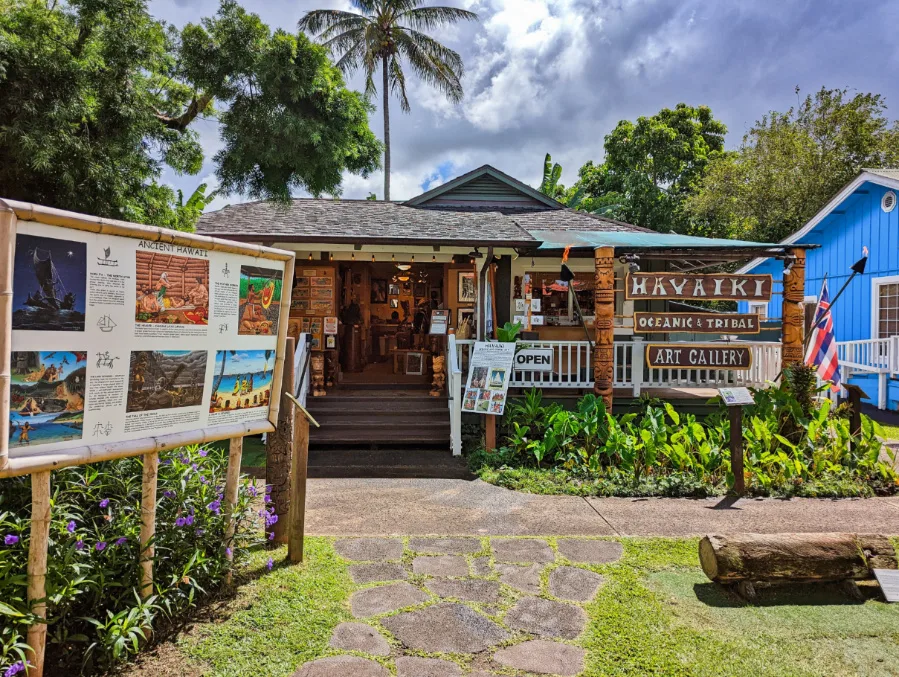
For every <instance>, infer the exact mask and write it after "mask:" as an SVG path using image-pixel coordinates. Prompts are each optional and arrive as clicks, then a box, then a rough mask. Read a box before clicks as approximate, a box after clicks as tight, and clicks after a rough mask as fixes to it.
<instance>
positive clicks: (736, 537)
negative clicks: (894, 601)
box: [699, 533, 897, 583]
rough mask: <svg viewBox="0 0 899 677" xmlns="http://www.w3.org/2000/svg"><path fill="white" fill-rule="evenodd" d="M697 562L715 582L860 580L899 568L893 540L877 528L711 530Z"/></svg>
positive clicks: (701, 542) (702, 545)
mask: <svg viewBox="0 0 899 677" xmlns="http://www.w3.org/2000/svg"><path fill="white" fill-rule="evenodd" d="M699 562H700V564H701V565H702V570H703V571H704V572H705V575H706V576H708V577H709V579H710V580H712V581H714V582H716V583H744V582H747V583H752V582H761V581H768V582H776V581H782V582H786V581H790V582H797V583H799V582H827V581H843V580H861V579H866V578H871V577H872V576H873V573H872V570H873V569H896V568H897V563H896V551H895V549H894V548H893V544H892V543H891V542H890V540H889V539H888V538H887V537H886V536H880V535H877V534H843V533H829V534H717V535H709V536H706V537H705V538H703V539H702V540H701V541H700V542H699Z"/></svg>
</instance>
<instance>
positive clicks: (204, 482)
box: [200, 475, 207, 484]
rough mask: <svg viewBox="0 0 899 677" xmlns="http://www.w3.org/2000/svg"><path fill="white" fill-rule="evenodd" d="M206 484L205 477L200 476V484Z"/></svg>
mask: <svg viewBox="0 0 899 677" xmlns="http://www.w3.org/2000/svg"><path fill="white" fill-rule="evenodd" d="M206 483H207V480H206V475H200V484H206Z"/></svg>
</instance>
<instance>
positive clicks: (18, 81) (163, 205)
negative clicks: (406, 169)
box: [0, 0, 381, 228]
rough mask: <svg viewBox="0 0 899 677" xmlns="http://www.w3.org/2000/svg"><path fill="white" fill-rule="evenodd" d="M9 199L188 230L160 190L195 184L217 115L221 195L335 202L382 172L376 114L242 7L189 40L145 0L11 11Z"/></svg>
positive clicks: (189, 30)
mask: <svg viewBox="0 0 899 677" xmlns="http://www.w3.org/2000/svg"><path fill="white" fill-rule="evenodd" d="M0 9H2V11H0V157H2V158H3V162H2V163H0V196H3V197H8V198H13V199H20V200H27V201H32V202H38V203H42V204H47V205H51V206H54V207H59V208H63V209H72V210H76V211H82V212H88V213H92V214H97V215H99V216H108V217H115V218H125V219H130V220H135V221H141V222H145V223H153V224H156V225H162V226H167V227H180V228H185V227H190V226H192V224H193V222H195V220H196V218H197V217H198V216H199V213H200V211H201V210H202V204H200V203H201V202H202V203H203V204H205V202H203V200H204V198H203V196H202V193H201V194H200V195H197V194H195V195H194V196H192V197H191V199H189V200H188V201H187V203H184V202H183V199H181V198H179V197H178V196H176V194H175V191H173V190H172V189H171V188H169V187H168V186H165V185H162V184H161V183H160V182H159V177H160V175H161V173H162V170H163V168H164V166H165V165H168V166H169V167H171V168H172V169H173V170H175V171H176V172H178V173H181V174H196V173H197V172H199V171H200V168H201V166H202V162H203V152H202V148H201V147H200V144H199V141H198V136H197V134H196V132H195V131H194V130H193V129H192V128H191V125H192V123H194V121H195V120H196V119H197V118H198V117H199V116H201V115H209V116H211V115H215V114H216V113H215V111H214V109H213V105H214V103H215V102H218V103H219V104H221V107H222V108H223V109H224V112H223V113H221V115H220V123H221V134H222V138H223V140H224V142H225V145H224V148H223V149H222V150H221V151H219V152H218V153H217V154H216V156H215V163H216V175H217V176H218V178H219V181H220V183H221V190H223V191H225V192H232V191H240V192H244V193H247V194H248V195H250V196H251V197H257V198H270V197H274V198H278V199H287V198H288V197H289V195H290V192H291V190H293V189H296V188H305V189H306V190H308V191H310V192H312V193H314V194H320V193H331V192H336V191H338V190H339V186H340V177H341V172H342V171H343V170H345V169H346V170H349V171H353V172H358V173H361V174H363V175H365V174H367V173H368V172H370V171H372V170H374V169H375V168H377V166H378V157H379V155H380V150H381V146H380V143H379V142H378V140H377V139H376V138H375V136H374V135H373V134H372V133H371V130H370V129H369V128H368V118H367V115H368V112H369V106H368V104H367V103H366V102H365V100H364V99H363V98H362V97H361V96H360V95H358V94H356V93H354V92H350V91H348V90H347V89H346V88H345V85H344V82H343V79H342V77H341V74H340V72H339V70H337V69H336V68H335V67H334V66H333V65H332V64H331V63H330V62H329V61H328V58H327V53H326V51H325V50H324V48H322V47H321V46H318V45H315V44H312V43H311V42H310V41H309V40H308V39H307V38H306V37H305V36H304V35H302V34H299V35H291V34H288V33H286V32H284V31H280V30H279V31H275V32H274V33H272V31H271V30H270V29H269V28H268V27H267V26H265V24H263V23H262V22H261V21H260V19H259V17H258V16H256V15H254V14H248V13H247V12H245V11H244V10H243V9H242V8H241V7H240V6H239V5H237V4H236V3H235V2H233V1H231V0H226V1H224V2H222V5H221V7H220V9H219V12H218V13H217V14H216V16H215V17H213V18H210V19H205V20H203V21H202V22H201V23H200V24H199V25H188V26H186V27H185V28H184V30H183V31H181V32H179V31H177V30H176V29H174V28H172V27H166V26H165V25H163V24H162V23H160V22H158V21H156V20H155V19H153V18H152V17H151V16H150V15H149V13H148V11H147V5H146V2H145V0H68V2H65V3H60V4H56V3H54V4H53V5H52V6H50V7H48V5H47V4H46V3H44V2H42V1H38V0H0Z"/></svg>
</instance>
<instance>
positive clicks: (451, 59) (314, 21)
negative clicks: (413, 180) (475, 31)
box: [300, 0, 478, 200]
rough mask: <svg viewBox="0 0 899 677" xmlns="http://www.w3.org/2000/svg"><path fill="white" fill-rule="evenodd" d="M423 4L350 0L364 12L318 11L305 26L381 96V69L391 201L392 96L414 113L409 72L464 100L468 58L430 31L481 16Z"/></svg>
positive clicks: (408, 0) (367, 88)
mask: <svg viewBox="0 0 899 677" xmlns="http://www.w3.org/2000/svg"><path fill="white" fill-rule="evenodd" d="M422 2H423V0H350V3H351V4H352V5H353V6H354V7H355V8H356V9H358V10H359V13H358V14H357V13H354V12H344V11H342V10H337V9H317V10H314V11H312V12H308V13H307V14H306V16H304V17H303V18H302V19H301V20H300V28H301V29H302V30H307V31H309V32H310V33H313V34H317V35H318V36H319V37H320V38H321V39H322V40H323V41H324V44H325V45H326V46H327V47H328V48H329V49H331V50H333V51H334V52H335V53H337V54H339V55H340V57H339V59H338V61H337V65H338V66H339V67H340V68H342V69H343V70H344V71H345V72H348V73H350V72H353V71H355V70H357V69H358V68H362V70H363V72H364V73H365V92H366V94H367V95H369V96H372V95H374V93H375V89H376V88H375V71H376V70H377V69H378V68H380V69H381V96H382V99H383V114H384V199H385V200H389V199H390V94H391V92H392V93H393V94H396V95H397V96H398V97H399V100H400V108H401V109H402V110H403V112H406V113H408V112H409V110H410V107H409V99H408V98H407V96H406V74H405V73H404V72H403V63H402V62H403V61H405V62H407V63H408V64H409V65H410V66H411V67H412V71H413V72H414V73H415V74H416V75H417V76H418V77H420V78H421V79H422V80H424V81H425V82H427V83H428V84H429V85H431V86H433V87H436V88H437V89H438V90H439V91H440V92H442V93H443V94H444V95H445V96H446V97H447V98H448V99H449V100H450V101H452V102H453V103H458V102H459V101H461V100H462V94H463V92H462V82H461V80H462V70H463V67H462V57H460V56H459V54H458V53H457V52H455V51H453V50H452V49H450V48H449V47H446V46H445V45H443V44H442V43H440V42H438V41H437V40H435V39H434V38H432V37H431V36H429V35H427V34H426V33H425V32H424V31H430V30H434V29H437V28H440V27H442V26H447V25H450V24H453V23H455V22H457V21H466V20H467V21H474V20H476V19H477V18H478V15H477V14H475V13H474V12H469V11H468V10H464V9H459V8H457V7H422V6H421V5H422Z"/></svg>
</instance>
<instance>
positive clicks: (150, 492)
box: [140, 451, 159, 599]
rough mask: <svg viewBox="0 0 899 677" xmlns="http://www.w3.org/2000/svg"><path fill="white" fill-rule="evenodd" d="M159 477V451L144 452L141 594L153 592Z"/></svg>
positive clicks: (147, 594)
mask: <svg viewBox="0 0 899 677" xmlns="http://www.w3.org/2000/svg"><path fill="white" fill-rule="evenodd" d="M158 477H159V452H157V451H151V452H150V453H149V454H144V476H143V482H142V484H141V499H140V568H141V572H140V596H141V598H142V599H147V598H148V597H149V596H150V595H152V594H153V558H154V557H155V556H156V546H155V545H154V544H153V537H154V536H155V535H156V481H157V478H158Z"/></svg>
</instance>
